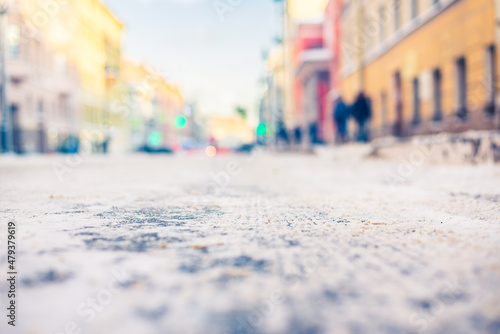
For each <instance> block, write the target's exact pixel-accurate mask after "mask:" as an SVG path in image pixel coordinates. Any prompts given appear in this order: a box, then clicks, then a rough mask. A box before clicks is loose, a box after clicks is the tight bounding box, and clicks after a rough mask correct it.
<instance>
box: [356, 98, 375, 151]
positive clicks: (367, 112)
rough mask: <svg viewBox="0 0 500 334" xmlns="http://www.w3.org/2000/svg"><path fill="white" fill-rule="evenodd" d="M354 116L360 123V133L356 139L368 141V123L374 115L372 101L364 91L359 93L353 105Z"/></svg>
mask: <svg viewBox="0 0 500 334" xmlns="http://www.w3.org/2000/svg"><path fill="white" fill-rule="evenodd" d="M352 116H353V118H354V119H355V120H356V123H357V124H358V133H357V135H356V139H357V140H358V141H360V142H368V137H369V135H368V126H367V123H368V121H369V120H370V118H371V117H372V112H371V107H370V103H369V102H368V99H367V98H366V96H365V94H364V93H363V92H360V93H359V94H358V97H357V98H356V101H355V102H354V105H353V107H352Z"/></svg>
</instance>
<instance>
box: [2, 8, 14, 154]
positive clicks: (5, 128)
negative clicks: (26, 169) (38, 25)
mask: <svg viewBox="0 0 500 334" xmlns="http://www.w3.org/2000/svg"><path fill="white" fill-rule="evenodd" d="M7 11H8V5H7V4H6V3H3V4H1V5H0V48H1V49H0V77H1V80H2V92H1V96H0V98H1V99H2V124H1V129H0V141H1V142H2V144H1V151H2V152H3V153H8V152H12V122H11V115H10V111H9V103H8V101H7V86H8V79H7V74H6V67H7V66H6V61H7V50H6V49H7V33H6V32H7Z"/></svg>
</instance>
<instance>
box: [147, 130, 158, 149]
mask: <svg viewBox="0 0 500 334" xmlns="http://www.w3.org/2000/svg"><path fill="white" fill-rule="evenodd" d="M149 143H150V144H151V145H153V146H158V145H160V143H161V134H160V133H159V132H151V134H150V135H149Z"/></svg>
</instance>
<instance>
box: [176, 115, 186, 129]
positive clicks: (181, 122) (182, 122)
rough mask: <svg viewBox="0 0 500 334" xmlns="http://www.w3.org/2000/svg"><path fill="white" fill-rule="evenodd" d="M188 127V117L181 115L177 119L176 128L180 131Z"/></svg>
mask: <svg viewBox="0 0 500 334" xmlns="http://www.w3.org/2000/svg"><path fill="white" fill-rule="evenodd" d="M186 125H187V118H186V116H183V115H179V116H177V117H176V118H175V126H176V127H177V128H178V129H184V128H185V127H186Z"/></svg>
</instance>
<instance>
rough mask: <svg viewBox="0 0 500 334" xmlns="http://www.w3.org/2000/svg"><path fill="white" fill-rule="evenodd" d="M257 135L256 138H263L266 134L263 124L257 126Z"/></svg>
mask: <svg viewBox="0 0 500 334" xmlns="http://www.w3.org/2000/svg"><path fill="white" fill-rule="evenodd" d="M255 132H256V133H257V136H259V137H260V136H264V135H265V134H266V133H267V126H266V125H265V124H263V123H261V124H259V126H258V127H257V130H256V131H255Z"/></svg>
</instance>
